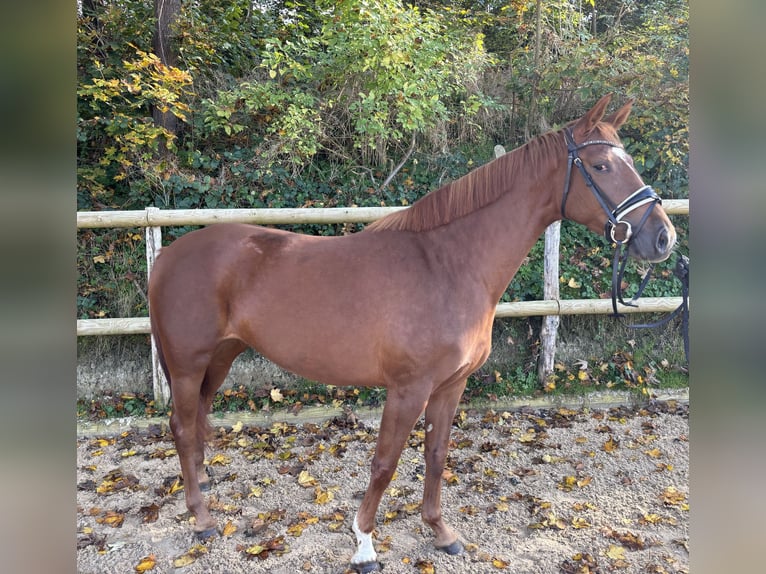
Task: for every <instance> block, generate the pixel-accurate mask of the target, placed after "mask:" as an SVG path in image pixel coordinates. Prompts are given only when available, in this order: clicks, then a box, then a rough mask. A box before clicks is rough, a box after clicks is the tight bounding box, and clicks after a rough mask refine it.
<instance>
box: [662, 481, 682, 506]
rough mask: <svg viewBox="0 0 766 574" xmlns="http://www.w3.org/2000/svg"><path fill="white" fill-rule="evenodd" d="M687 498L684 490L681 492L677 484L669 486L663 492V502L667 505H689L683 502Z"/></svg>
mask: <svg viewBox="0 0 766 574" xmlns="http://www.w3.org/2000/svg"><path fill="white" fill-rule="evenodd" d="M685 500H686V495H685V494H684V493H683V492H679V490H678V489H677V488H676V487H675V486H668V487H667V488H666V489H665V490H664V492H663V493H662V503H663V504H664V505H665V506H676V505H680V506H681V507H682V508H683V507H684V506H686V507H688V505H684V504H683V503H684V501H685ZM684 509H686V508H684Z"/></svg>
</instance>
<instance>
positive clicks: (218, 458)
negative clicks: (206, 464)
mask: <svg viewBox="0 0 766 574" xmlns="http://www.w3.org/2000/svg"><path fill="white" fill-rule="evenodd" d="M227 464H231V457H230V456H226V455H225V454H222V453H220V452H219V453H218V454H216V455H214V456H213V458H211V459H210V466H225V465H227Z"/></svg>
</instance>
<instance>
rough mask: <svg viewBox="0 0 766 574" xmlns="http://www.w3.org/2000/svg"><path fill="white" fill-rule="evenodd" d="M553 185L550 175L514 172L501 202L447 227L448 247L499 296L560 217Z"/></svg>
mask: <svg viewBox="0 0 766 574" xmlns="http://www.w3.org/2000/svg"><path fill="white" fill-rule="evenodd" d="M552 187H553V186H551V184H550V181H549V180H544V178H539V179H537V180H534V181H532V180H529V179H526V180H523V181H519V180H518V179H516V178H512V177H509V178H508V190H507V191H506V192H505V193H504V194H503V195H502V196H501V197H500V198H499V199H498V200H497V201H495V202H494V203H492V204H490V205H487V206H485V207H483V208H481V209H478V210H476V211H475V212H473V213H471V214H469V215H467V216H464V217H461V218H459V219H456V220H455V221H453V222H451V223H449V224H448V225H446V226H444V227H443V228H442V233H444V237H445V242H444V245H445V246H446V248H447V249H449V250H452V251H453V253H455V252H458V253H462V256H461V265H462V266H463V268H464V269H465V273H470V274H472V276H473V277H481V278H482V280H483V282H484V283H485V285H486V286H487V288H488V290H489V293H490V294H491V296H492V298H493V299H494V300H495V301H496V300H498V299H499V298H500V296H501V295H502V294H503V292H504V291H505V289H506V288H507V287H508V284H509V283H510V282H511V279H513V276H514V275H515V274H516V271H517V270H518V269H519V267H520V266H521V264H522V262H523V261H524V258H525V257H526V256H527V254H528V253H529V251H530V250H531V249H532V247H533V246H534V244H535V242H536V241H537V239H538V238H539V237H540V236H541V235H542V233H543V232H544V231H545V228H546V227H547V226H548V225H549V224H551V223H552V222H553V221H556V220H557V219H559V217H558V209H557V207H556V201H555V199H554V198H553V193H552Z"/></svg>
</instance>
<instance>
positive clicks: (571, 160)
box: [561, 128, 689, 361]
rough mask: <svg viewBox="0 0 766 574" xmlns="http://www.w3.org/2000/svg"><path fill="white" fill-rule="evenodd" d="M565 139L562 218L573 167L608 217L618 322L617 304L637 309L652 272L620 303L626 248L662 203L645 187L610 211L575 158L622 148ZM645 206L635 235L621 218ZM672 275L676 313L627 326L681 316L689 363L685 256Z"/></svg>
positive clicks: (643, 326)
mask: <svg viewBox="0 0 766 574" xmlns="http://www.w3.org/2000/svg"><path fill="white" fill-rule="evenodd" d="M564 137H565V139H566V144H567V175H566V180H565V182H564V193H563V196H562V198H561V217H562V218H564V219H566V203H567V198H568V197H569V188H570V185H571V179H572V166H576V167H577V169H578V171H579V172H580V173H581V174H582V177H583V179H584V180H585V184H586V185H587V186H588V188H590V190H591V191H592V192H593V195H594V196H595V198H596V200H597V201H598V203H599V205H601V208H602V209H603V210H604V213H606V216H607V221H606V224H605V226H604V237H606V239H607V240H610V241H612V242H613V243H614V244H615V248H614V256H613V257H612V290H611V291H612V315H611V316H612V317H617V318H624V317H625V315H624V314H622V313H618V312H617V302H618V301H619V302H620V304H622V305H625V306H627V307H638V305H636V300H637V299H638V298H639V297H640V296H641V294H642V293H643V291H644V288H645V287H646V285H647V283H648V282H649V278H650V277H651V274H652V270H653V269H654V263H652V264H650V265H649V269H648V271H647V272H646V274H645V275H644V278H643V279H642V281H641V283H640V285H639V286H638V290H637V291H636V293H635V294H634V295H633V297H632V298H631V299H630V301H627V302H626V301H625V300H624V299H623V291H622V280H623V277H624V275H625V267H626V265H627V262H628V247H629V246H630V242H631V241H632V240H633V238H634V237H636V236H638V233H639V232H640V231H641V229H642V228H643V226H644V223H646V220H647V219H648V218H649V215H650V214H651V213H652V210H653V209H654V208H655V206H657V205H662V199H660V196H659V195H657V193H656V192H655V191H654V189H652V187H651V186H649V185H644V186H643V187H640V188H639V189H637V190H636V191H634V192H633V193H631V194H630V195H629V196H628V197H627V198H626V199H625V200H623V201H622V202H621V203H620V204H619V205H617V206H616V207H614V208H612V207H611V206H612V202H611V201H610V200H609V198H608V197H606V195H604V192H603V191H601V189H600V188H599V187H598V185H597V184H596V182H595V181H593V177H592V176H591V174H590V173H589V172H588V170H587V169H586V168H585V165H584V164H583V162H582V159H580V156H579V155H578V153H577V152H578V151H579V150H581V149H583V148H584V147H588V146H591V145H607V146H610V147H621V146H620V145H619V144H616V143H614V142H611V141H608V140H588V141H585V142H583V143H581V144H577V143H576V142H575V141H574V136H573V135H572V130H571V129H570V128H566V129H565V130H564ZM647 204H649V209H647V210H646V212H645V213H644V215H643V217H642V218H641V221H640V222H639V224H638V226H637V227H636V230H635V232H634V231H633V227H632V225H631V224H630V222H629V221H626V220H625V219H624V218H625V217H626V216H627V215H628V214H629V213H631V212H632V211H634V210H636V209H638V208H639V207H642V206H644V205H647ZM620 226H622V227H623V229H624V233H623V237H622V239H620V238H619V237H618V234H617V233H616V232H617V230H618V228H619V227H620ZM623 247H624V248H625V249H624V250H623ZM674 273H675V275H676V276H677V277H678V278H679V279H680V280H681V286H682V294H683V301H682V302H681V305H680V306H679V307H678V308H677V309H676V310H675V311H672V312H671V313H669V314H668V316H667V317H664V318H662V319H660V320H659V321H656V322H654V323H641V324H634V325H628V327H630V328H633V329H648V328H652V327H659V326H661V325H664V324H665V323H667V322H669V321H670V320H671V319H673V318H674V317H676V316H677V315H678V314H679V313H682V317H683V319H682V321H683V324H682V329H683V333H684V351H685V353H686V358H687V361H688V359H689V333H688V324H689V303H688V297H689V259H688V258H687V257H686V256H681V258H680V259H679V260H678V263H677V264H676V270H675V272H674Z"/></svg>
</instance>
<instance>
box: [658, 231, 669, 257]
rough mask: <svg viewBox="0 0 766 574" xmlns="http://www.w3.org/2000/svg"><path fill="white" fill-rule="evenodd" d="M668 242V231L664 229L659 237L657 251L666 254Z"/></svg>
mask: <svg viewBox="0 0 766 574" xmlns="http://www.w3.org/2000/svg"><path fill="white" fill-rule="evenodd" d="M668 242H669V237H668V230H667V229H664V228H663V229H662V230H660V233H659V234H658V235H657V251H659V252H660V253H665V251H667V249H668Z"/></svg>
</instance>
